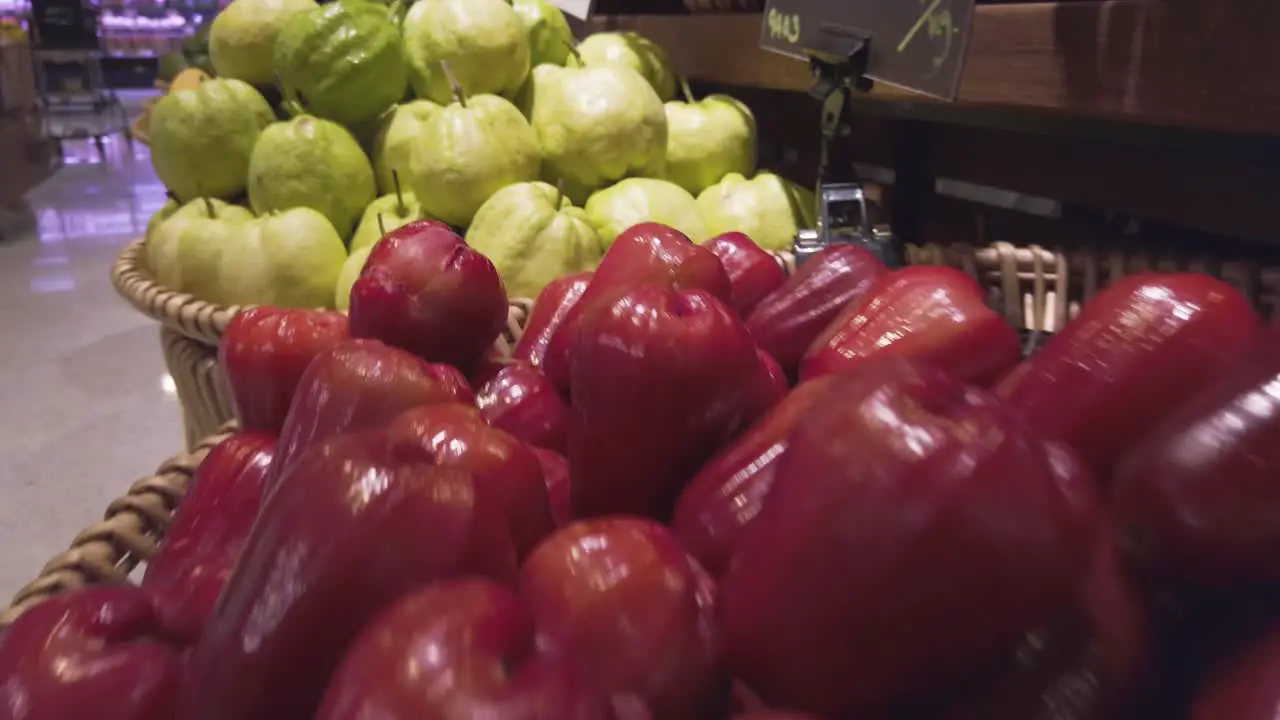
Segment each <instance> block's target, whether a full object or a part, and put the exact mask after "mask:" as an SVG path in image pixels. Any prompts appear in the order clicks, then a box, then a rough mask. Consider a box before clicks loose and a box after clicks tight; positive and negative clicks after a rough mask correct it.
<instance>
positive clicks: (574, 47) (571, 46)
mask: <svg viewBox="0 0 1280 720" xmlns="http://www.w3.org/2000/svg"><path fill="white" fill-rule="evenodd" d="M561 42H563V43H564V44H565V47H567V48H569V54H570V55H572V56H573V59H574V60H577V61H578V65H580V66H581V67H586V66H587V64H586V63H584V62H582V55H580V54H579V53H578V46H577V45H574V44H573V41H571V40H563V39H562V40H561Z"/></svg>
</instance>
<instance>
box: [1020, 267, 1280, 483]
mask: <svg viewBox="0 0 1280 720" xmlns="http://www.w3.org/2000/svg"><path fill="white" fill-rule="evenodd" d="M1258 325H1259V320H1258V316H1257V314H1256V313H1255V312H1254V311H1253V308H1252V307H1251V306H1250V304H1249V301H1248V300H1246V299H1245V298H1244V296H1242V295H1241V294H1240V293H1239V292H1238V291H1236V290H1235V289H1234V288H1232V287H1231V286H1230V285H1227V284H1226V283H1224V282H1222V281H1220V280H1215V279H1214V278H1211V277H1208V276H1206V275H1193V274H1179V275H1168V274H1158V273H1150V274H1143V275H1133V276H1130V277H1127V278H1124V279H1122V280H1120V281H1118V282H1116V283H1115V284H1113V285H1111V286H1110V287H1108V288H1106V289H1105V290H1103V291H1102V292H1100V293H1098V294H1097V295H1096V296H1094V297H1093V298H1092V299H1091V300H1089V302H1087V303H1085V305H1084V307H1083V308H1082V309H1081V311H1080V314H1079V316H1077V317H1076V318H1075V319H1074V320H1072V321H1070V322H1069V323H1067V324H1066V326H1064V327H1063V328H1062V330H1060V331H1059V332H1058V333H1056V334H1055V335H1054V336H1053V337H1052V338H1050V339H1049V341H1048V342H1047V343H1046V344H1045V346H1044V347H1043V348H1041V349H1040V350H1039V351H1038V352H1036V354H1035V355H1033V356H1032V357H1031V358H1030V359H1029V360H1028V361H1027V362H1025V363H1024V364H1023V365H1022V366H1020V367H1019V368H1018V369H1017V370H1016V371H1014V372H1012V373H1010V375H1009V376H1008V377H1007V378H1005V379H1004V380H1003V381H1001V383H1000V385H999V387H997V388H996V392H997V393H998V394H999V395H1000V396H1001V397H1003V398H1005V399H1006V400H1008V402H1009V404H1010V405H1011V406H1013V407H1014V408H1015V409H1017V410H1018V412H1020V413H1021V414H1022V415H1023V417H1025V418H1026V419H1027V420H1028V422H1030V423H1031V426H1032V427H1033V428H1034V429H1035V430H1036V432H1038V433H1039V434H1040V435H1042V436H1043V437H1046V438H1049V439H1055V440H1061V441H1063V442H1065V443H1067V444H1068V445H1070V446H1071V447H1073V448H1074V449H1075V450H1076V451H1077V452H1079V453H1080V455H1081V456H1082V457H1083V458H1084V459H1085V461H1086V462H1087V463H1088V464H1089V465H1090V466H1092V467H1093V469H1094V471H1095V472H1096V473H1097V474H1098V479H1099V480H1100V481H1101V482H1103V483H1107V482H1109V480H1110V475H1111V473H1112V471H1113V470H1114V465H1115V463H1116V462H1117V461H1118V460H1119V458H1120V455H1121V454H1122V453H1123V452H1124V451H1125V450H1126V449H1128V448H1130V447H1132V446H1133V445H1135V444H1137V443H1138V442H1139V441H1141V440H1142V439H1143V437H1144V436H1145V435H1146V434H1147V433H1148V432H1149V431H1151V430H1152V429H1154V428H1155V427H1156V425H1157V424H1158V423H1159V422H1160V421H1161V420H1163V419H1164V418H1165V417H1166V416H1167V415H1169V414H1170V413H1172V412H1174V411H1175V410H1177V408H1178V406H1179V405H1181V404H1182V403H1183V402H1184V401H1185V400H1186V399H1187V398H1188V397H1190V396H1192V395H1194V394H1195V393H1197V392H1198V391H1199V390H1200V389H1201V388H1203V387H1205V386H1206V385H1208V384H1210V383H1212V382H1213V381H1214V380H1215V379H1216V378H1217V377H1219V376H1220V375H1221V374H1222V373H1224V372H1226V371H1227V370H1228V368H1230V367H1231V365H1232V364H1234V363H1235V362H1236V360H1237V359H1238V358H1240V357H1241V356H1242V355H1244V354H1245V352H1246V351H1247V350H1248V348H1249V346H1250V344H1251V343H1252V342H1253V340H1254V337H1255V335H1256V332H1257V330H1258Z"/></svg>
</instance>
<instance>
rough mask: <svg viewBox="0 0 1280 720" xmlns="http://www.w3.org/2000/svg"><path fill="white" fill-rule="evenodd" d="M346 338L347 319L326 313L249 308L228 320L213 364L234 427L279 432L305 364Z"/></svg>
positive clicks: (347, 333) (324, 311) (274, 308)
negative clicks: (232, 407)
mask: <svg viewBox="0 0 1280 720" xmlns="http://www.w3.org/2000/svg"><path fill="white" fill-rule="evenodd" d="M349 337H350V333H349V332H348V329H347V316H345V315H343V314H342V313H336V312H329V311H327V310H291V309H285V308H276V307H255V308H247V309H245V310H241V311H240V312H239V313H237V314H236V316H235V317H233V318H231V322H230V323H228V324H227V329H226V332H224V333H223V335H222V342H221V343H219V344H218V365H219V367H221V368H222V372H223V374H224V376H225V377H226V379H227V388H228V389H229V390H230V391H231V401H232V404H234V405H235V410H236V418H237V419H239V421H240V428H241V429H242V430H247V431H250V432H269V433H278V432H280V428H281V427H282V426H283V425H284V419H285V416H286V415H288V414H289V404H290V403H291V402H293V393H294V390H295V389H296V388H297V387H298V381H299V380H301V379H302V373H303V372H304V371H305V370H306V369H307V365H309V364H311V361H312V360H313V359H315V357H316V356H317V355H319V354H320V353H321V352H324V351H325V350H328V349H330V348H332V347H333V346H335V345H337V344H339V343H342V342H344V341H346V340H347V339H348V338H349Z"/></svg>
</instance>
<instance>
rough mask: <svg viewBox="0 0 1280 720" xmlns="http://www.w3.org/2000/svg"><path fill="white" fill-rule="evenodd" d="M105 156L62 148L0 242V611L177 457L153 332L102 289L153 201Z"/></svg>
mask: <svg viewBox="0 0 1280 720" xmlns="http://www.w3.org/2000/svg"><path fill="white" fill-rule="evenodd" d="M105 150H106V155H107V157H106V160H105V161H104V160H103V159H102V158H100V157H99V155H98V151H97V149H96V148H95V147H94V145H93V143H92V142H89V141H73V142H68V143H67V145H66V149H65V154H66V164H65V166H64V167H63V168H62V169H60V170H59V171H58V172H57V173H56V174H55V175H54V176H53V177H52V178H50V179H49V180H47V181H46V182H44V183H43V184H41V185H40V186H38V187H37V188H35V189H34V190H33V191H32V192H31V193H30V195H29V196H28V200H29V203H30V206H31V210H32V217H30V218H27V219H26V221H25V222H20V223H18V225H19V229H18V231H17V232H16V233H12V234H6V235H5V236H4V237H3V239H0V338H3V340H0V602H5V603H7V601H8V598H9V596H10V595H11V594H12V593H13V592H14V591H16V590H17V589H18V588H19V587H20V586H21V585H22V584H23V583H25V582H26V581H28V580H30V579H32V578H34V577H35V575H36V573H38V572H39V570H40V568H41V566H42V565H43V564H44V563H45V561H46V560H48V559H49V558H50V557H51V556H52V555H54V554H55V553H58V552H60V551H62V550H64V549H66V547H67V544H68V543H69V542H70V541H71V539H72V537H73V536H74V535H75V533H76V532H78V531H79V530H81V529H82V528H84V527H85V526H87V525H89V524H91V523H93V522H96V521H98V520H100V519H101V516H102V512H103V511H104V510H105V509H106V506H107V504H108V503H109V502H110V501H111V500H112V499H113V498H115V497H117V496H119V495H120V494H122V493H123V492H124V491H125V490H126V489H127V488H128V486H129V484H130V483H131V482H132V481H133V480H134V479H136V478H137V477H140V476H142V475H145V474H149V473H150V472H152V471H153V470H154V469H155V467H156V465H157V464H158V463H159V462H160V461H161V460H163V459H165V458H166V457H168V456H170V455H172V454H174V453H176V452H178V451H179V450H181V449H182V427H181V424H180V423H181V421H180V417H181V416H180V411H179V408H178V405H177V401H176V400H175V398H174V396H173V394H172V384H171V382H170V381H169V380H168V376H167V375H166V374H165V370H164V362H163V360H162V358H161V355H160V345H159V329H158V327H157V326H156V324H155V323H154V322H153V321H151V320H148V319H147V318H145V317H143V316H142V315H141V314H139V313H138V312H136V311H135V310H133V309H132V308H131V307H129V306H128V305H127V304H126V303H125V302H124V301H123V300H121V299H120V298H119V297H118V296H117V295H116V294H115V292H114V291H113V290H112V288H111V283H110V280H109V277H108V273H109V269H110V267H111V263H112V260H113V258H114V256H115V254H116V253H117V252H118V251H119V250H120V249H121V248H122V247H123V246H124V245H125V244H126V243H127V242H128V241H129V240H131V239H133V238H136V237H139V236H141V235H142V233H143V230H144V228H145V227H146V223H147V219H148V217H150V215H151V214H152V213H153V212H155V211H156V209H158V208H159V207H160V205H161V204H162V203H163V202H164V188H163V187H161V185H160V183H159V181H157V179H156V177H155V173H154V172H153V171H152V169H151V166H150V162H149V160H148V159H147V155H146V148H145V147H142V146H141V145H136V146H134V147H132V148H130V147H129V146H128V145H127V144H126V143H125V142H124V139H123V138H122V137H121V136H115V137H112V138H108V140H107V144H106V147H105Z"/></svg>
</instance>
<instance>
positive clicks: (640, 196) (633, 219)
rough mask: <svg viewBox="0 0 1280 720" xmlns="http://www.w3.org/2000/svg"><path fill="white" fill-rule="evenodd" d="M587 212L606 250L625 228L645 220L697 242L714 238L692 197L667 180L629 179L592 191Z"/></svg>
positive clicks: (602, 246)
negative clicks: (668, 228) (659, 224)
mask: <svg viewBox="0 0 1280 720" xmlns="http://www.w3.org/2000/svg"><path fill="white" fill-rule="evenodd" d="M586 211H587V218H588V219H589V220H590V221H591V224H592V225H593V226H594V227H595V229H596V232H598V233H599V234H600V242H601V248H602V249H603V250H608V249H609V246H610V245H612V244H613V241H614V240H615V239H616V238H617V237H618V235H620V234H621V233H622V231H623V230H626V229H627V228H629V227H631V226H632V225H635V224H637V223H642V222H659V223H662V224H664V225H670V226H671V227H673V228H675V229H677V230H679V231H680V232H682V233H684V234H685V235H688V236H689V239H690V240H692V241H694V242H702V241H703V240H706V239H708V238H710V237H711V235H710V234H708V232H707V229H706V227H705V225H704V224H703V221H702V218H701V217H700V216H699V215H698V207H697V203H696V202H695V201H694V199H693V196H692V195H690V194H689V192H688V191H687V190H685V189H684V188H682V187H680V186H679V185H676V184H675V183H672V182H667V181H666V180H657V179H654V178H627V179H626V180H623V181H622V182H620V183H618V184H616V185H613V186H611V187H607V188H605V189H603V190H600V191H598V192H596V193H595V194H593V195H592V196H591V198H590V199H589V200H587V205H586Z"/></svg>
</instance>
